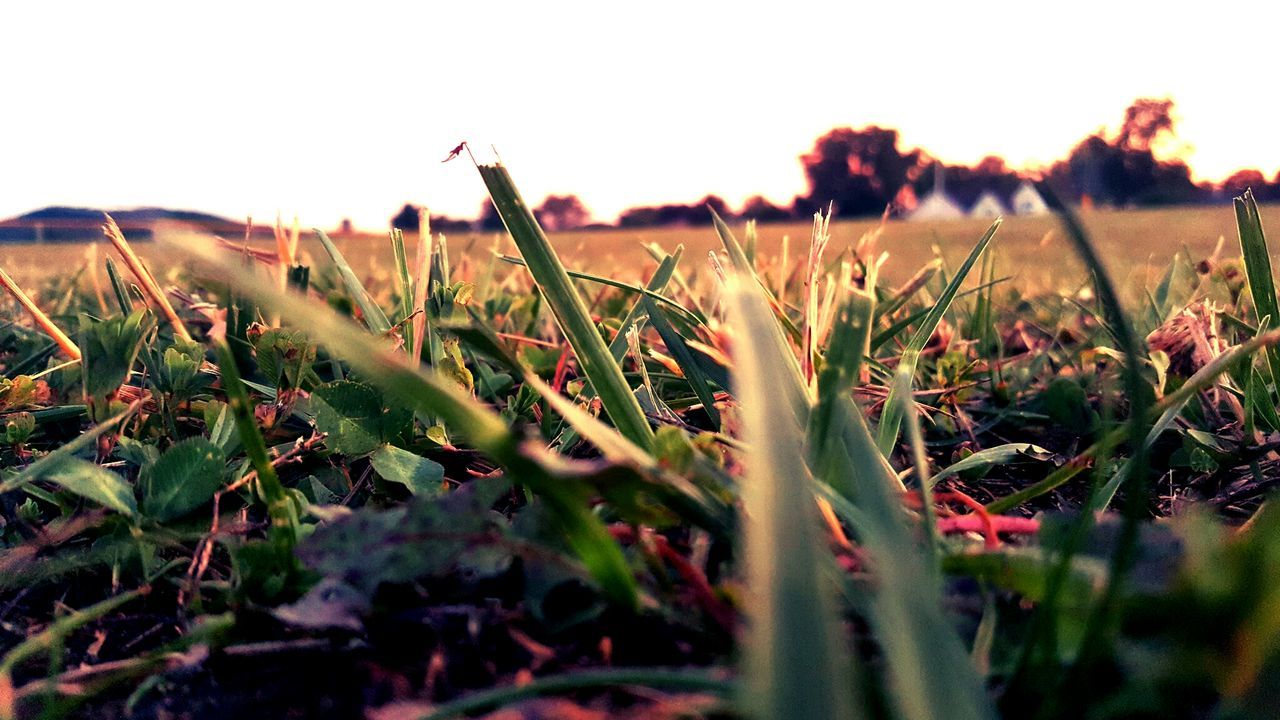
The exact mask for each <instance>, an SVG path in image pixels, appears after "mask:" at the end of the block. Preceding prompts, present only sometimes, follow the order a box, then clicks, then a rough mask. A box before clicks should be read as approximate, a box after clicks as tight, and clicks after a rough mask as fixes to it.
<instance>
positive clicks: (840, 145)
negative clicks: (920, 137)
mask: <svg viewBox="0 0 1280 720" xmlns="http://www.w3.org/2000/svg"><path fill="white" fill-rule="evenodd" d="M800 162H801V163H802V164H803V165H804V173H805V176H806V177H807V178H808V181H809V194H808V196H806V197H805V201H806V202H805V205H806V207H801V206H800V204H799V203H797V207H796V210H797V211H798V212H803V211H805V210H808V209H810V208H813V207H826V206H827V203H829V202H834V203H835V206H836V211H837V212H838V213H840V214H841V215H843V216H845V217H853V216H859V215H876V214H879V213H881V212H883V211H884V208H885V206H886V205H888V204H889V203H890V202H891V201H892V200H893V198H894V196H895V195H897V194H898V190H900V189H901V188H902V186H903V185H905V184H907V183H909V182H912V181H914V180H916V178H918V177H919V176H920V174H921V172H922V170H923V168H924V154H923V153H922V152H921V151H920V150H911V151H910V152H903V151H902V150H900V149H899V148H898V131H897V130H891V129H887V128H881V127H876V126H874V125H873V126H871V127H867V128H863V129H861V130H854V129H853V128H847V127H845V128H837V129H835V130H832V131H831V132H829V133H827V134H826V135H823V136H822V137H820V138H818V141H817V142H816V143H815V144H814V147H813V150H812V151H810V152H808V153H806V154H805V155H803V156H802V157H801V158H800Z"/></svg>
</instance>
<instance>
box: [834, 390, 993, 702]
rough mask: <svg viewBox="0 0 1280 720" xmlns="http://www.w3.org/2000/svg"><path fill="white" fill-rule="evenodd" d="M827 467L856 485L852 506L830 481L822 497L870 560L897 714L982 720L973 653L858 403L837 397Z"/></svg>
mask: <svg viewBox="0 0 1280 720" xmlns="http://www.w3.org/2000/svg"><path fill="white" fill-rule="evenodd" d="M829 428H830V429H829V432H830V433H831V434H832V435H833V437H832V438H831V439H830V440H828V442H827V443H826V447H827V450H826V453H825V454H824V458H823V459H822V462H824V463H825V464H826V465H827V466H828V467H830V470H829V472H828V473H827V474H826V477H831V476H833V475H844V476H846V477H848V478H851V480H852V483H853V487H854V490H853V496H854V499H853V501H850V500H849V499H847V498H846V497H844V495H843V493H840V492H838V491H836V490H835V489H834V488H832V487H831V486H830V485H829V484H827V483H817V484H816V489H817V491H818V493H819V495H820V496H821V497H823V498H824V499H826V500H827V501H828V502H830V503H831V505H832V507H833V508H834V509H835V510H836V512H837V513H839V514H841V515H842V516H843V517H845V518H846V519H847V520H848V521H849V523H850V525H851V526H852V528H853V531H854V533H855V534H856V535H857V537H858V539H859V541H860V547H861V548H862V549H863V550H864V551H865V552H866V553H867V555H868V556H869V558H870V560H871V565H872V567H873V568H874V574H875V590H874V594H873V595H872V597H871V601H870V621H871V625H872V629H873V632H874V637H875V640H876V643H877V645H878V646H879V647H880V648H882V650H883V652H884V656H885V662H886V663H887V665H888V674H889V681H890V682H889V685H890V691H891V695H892V699H893V702H894V705H895V706H896V707H897V709H898V716H899V717H902V718H907V719H908V720H933V719H935V718H948V720H979V719H982V718H991V717H993V715H994V712H993V710H992V708H991V701H990V699H989V698H988V696H987V693H986V690H985V689H984V687H983V685H982V681H981V679H980V678H979V677H978V674H977V672H976V670H975V669H974V667H973V664H972V662H971V661H970V659H969V653H968V650H966V648H965V647H964V645H963V644H962V643H961V642H960V638H959V637H958V636H957V634H956V632H955V630H954V628H953V627H952V624H951V622H950V621H949V620H948V619H947V618H946V616H945V615H944V614H943V612H942V597H941V580H940V578H939V576H938V573H937V567H936V566H935V565H932V564H930V563H928V562H926V561H925V557H924V555H923V554H922V553H921V552H920V549H919V546H918V543H917V540H916V538H915V537H914V534H913V532H912V530H911V528H910V527H909V526H908V524H907V522H906V518H905V516H906V513H905V511H904V510H903V505H902V484H901V482H900V481H899V480H898V478H897V476H896V475H895V474H894V473H893V471H892V469H891V468H889V467H888V465H887V464H885V459H884V455H883V454H881V453H880V451H879V449H878V448H876V446H875V443H874V441H873V440H872V438H871V433H870V431H869V430H868V429H867V427H866V423H865V421H864V420H863V418H862V414H861V411H860V410H859V409H858V407H857V405H856V404H855V403H854V402H853V399H852V398H850V397H846V396H840V397H837V398H835V399H834V401H833V407H832V417H831V422H830V426H829Z"/></svg>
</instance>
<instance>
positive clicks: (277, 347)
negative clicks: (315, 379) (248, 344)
mask: <svg viewBox="0 0 1280 720" xmlns="http://www.w3.org/2000/svg"><path fill="white" fill-rule="evenodd" d="M253 350H254V357H255V358H256V359H257V361H258V371H259V372H261V373H262V376H263V377H265V378H266V379H267V381H268V382H270V383H271V384H272V385H275V386H283V387H290V388H298V387H301V386H302V382H303V381H304V380H306V379H308V378H310V377H312V371H311V366H312V364H313V363H314V362H315V360H316V346H315V345H314V344H312V343H311V341H310V339H309V338H308V337H307V333H306V332H305V331H302V330H286V329H283V328H271V329H270V330H267V331H266V332H264V333H262V335H261V336H259V337H258V339H257V340H255V341H254V343H253Z"/></svg>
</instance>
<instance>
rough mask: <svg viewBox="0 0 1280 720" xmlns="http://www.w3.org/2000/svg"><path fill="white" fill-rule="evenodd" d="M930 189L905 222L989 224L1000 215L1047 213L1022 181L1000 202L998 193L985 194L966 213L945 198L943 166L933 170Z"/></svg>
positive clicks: (1040, 199)
mask: <svg viewBox="0 0 1280 720" xmlns="http://www.w3.org/2000/svg"><path fill="white" fill-rule="evenodd" d="M933 177H934V181H933V189H932V190H930V191H929V194H928V195H925V196H924V197H923V198H921V200H920V204H919V205H917V206H916V209H915V210H913V211H912V212H911V214H910V215H907V219H908V220H950V219H953V218H962V217H971V218H982V219H986V220H992V219H995V218H997V217H1000V216H1001V215H1044V214H1047V213H1048V212H1049V206H1048V204H1046V203H1045V201H1044V198H1043V197H1041V196H1040V192H1039V191H1037V190H1036V188H1035V185H1033V184H1032V183H1031V181H1029V180H1023V181H1022V184H1020V185H1018V189H1017V190H1015V191H1014V192H1013V194H1012V195H1010V196H1008V197H1007V198H1004V199H1002V198H1001V197H1000V196H999V195H998V194H997V193H995V192H994V191H991V190H987V191H985V192H983V193H982V194H981V195H979V196H978V200H977V201H976V202H975V203H974V204H973V207H971V208H969V211H968V212H965V210H964V208H962V207H961V206H960V205H959V204H958V203H956V201H955V200H952V199H951V196H950V195H948V194H947V184H946V177H945V176H944V175H943V172H942V165H941V164H937V165H934V166H933Z"/></svg>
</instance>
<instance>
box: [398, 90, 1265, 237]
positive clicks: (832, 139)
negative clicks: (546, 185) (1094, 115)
mask: <svg viewBox="0 0 1280 720" xmlns="http://www.w3.org/2000/svg"><path fill="white" fill-rule="evenodd" d="M1174 125H1175V122H1174V117H1173V101H1172V100H1170V99H1167V98H1165V99H1153V98H1141V99H1138V100H1136V101H1134V103H1133V104H1132V105H1130V106H1129V107H1128V108H1127V109H1126V110H1125V113H1124V119H1123V121H1122V122H1121V124H1120V128H1119V130H1118V131H1116V132H1114V133H1109V132H1107V131H1105V130H1098V131H1097V132H1094V133H1092V134H1090V135H1089V136H1087V137H1085V138H1084V139H1082V140H1080V142H1078V143H1077V144H1076V145H1075V146H1074V147H1073V148H1072V149H1071V151H1070V152H1069V153H1068V155H1067V157H1065V158H1063V159H1061V160H1058V161H1056V162H1054V163H1053V164H1051V165H1050V166H1048V167H1047V168H1039V169H1036V170H1033V171H1019V170H1016V169H1014V168H1010V167H1009V166H1008V165H1007V164H1006V162H1005V161H1004V159H1003V158H1000V157H998V156H995V155H991V156H988V157H985V158H983V159H982V160H980V161H979V162H977V163H976V164H974V165H972V166H968V165H947V164H944V163H941V162H940V161H939V160H937V159H936V158H934V157H933V156H931V155H930V154H929V153H928V152H927V151H926V150H924V149H921V148H905V147H903V145H902V142H901V139H900V138H899V136H898V131H897V130H895V129H892V128H884V127H879V126H876V125H871V126H867V127H863V128H859V129H855V128H851V127H842V128H836V129H833V130H831V131H830V132H828V133H826V134H825V135H823V136H822V137H820V138H818V139H817V140H816V141H815V142H814V145H813V148H812V149H811V150H810V151H809V152H807V153H805V154H804V155H802V156H800V163H801V165H802V166H803V167H804V173H805V179H806V183H807V185H808V192H806V193H805V194H803V195H797V196H795V197H794V198H793V199H792V200H791V202H790V204H788V205H777V204H775V203H772V202H770V201H769V200H767V199H766V198H764V197H763V196H760V195H757V196H754V197H752V198H750V199H748V200H747V201H746V202H745V203H744V204H743V206H742V208H740V209H738V210H737V211H735V210H733V209H732V208H731V207H730V206H729V204H728V203H726V202H725V201H724V199H722V198H720V197H718V196H716V195H707V196H705V197H703V198H701V199H700V200H697V201H696V202H693V203H690V204H687V205H684V204H666V205H653V206H643V207H633V208H630V209H628V210H626V211H624V212H623V213H622V214H621V215H620V216H619V217H618V221H617V223H616V227H624V228H626V227H655V226H698V225H709V224H710V222H711V219H710V214H709V213H708V212H707V208H708V207H710V208H712V209H714V210H715V211H716V212H717V213H719V214H720V215H721V216H723V217H725V218H732V219H752V220H757V221H760V222H778V221H786V220H795V219H807V218H809V217H810V216H812V214H813V212H814V211H815V210H817V209H818V208H826V207H827V206H828V205H832V206H834V207H835V210H836V213H837V214H838V215H839V216H840V217H845V218H850V217H865V216H875V215H880V214H882V213H884V212H885V211H886V209H888V210H889V212H890V213H905V212H909V211H910V209H911V208H912V207H913V206H914V204H915V202H916V201H917V199H918V198H920V197H923V196H924V195H925V194H927V193H928V192H930V191H931V190H932V189H933V185H934V182H935V178H936V177H937V175H938V173H936V172H935V169H941V171H942V173H941V174H942V175H943V176H944V177H945V182H946V193H947V194H948V195H949V196H951V197H952V198H953V199H954V200H955V201H956V202H958V203H960V204H961V205H963V206H965V207H968V206H970V205H972V204H973V203H974V202H975V201H976V200H977V199H978V197H979V196H981V195H982V194H983V193H985V192H994V193H996V194H997V195H999V196H1001V197H1008V196H1009V195H1010V194H1012V192H1013V191H1014V190H1015V189H1016V188H1017V187H1018V186H1019V185H1020V184H1021V183H1022V182H1024V181H1025V180H1028V179H1030V180H1036V181H1040V182H1042V183H1043V185H1044V186H1046V187H1048V188H1049V189H1050V190H1051V191H1052V192H1053V193H1054V194H1056V195H1057V196H1058V197H1059V198H1060V199H1062V200H1064V201H1066V202H1075V203H1080V204H1084V205H1089V206H1104V207H1152V206H1161V205H1188V204H1207V203H1213V202H1219V201H1222V200H1223V199H1225V198H1230V197H1232V196H1233V195H1238V194H1239V193H1241V192H1243V191H1244V189H1245V188H1246V187H1251V188H1253V192H1254V194H1255V195H1256V196H1257V197H1258V198H1259V199H1260V200H1264V201H1266V200H1280V173H1278V174H1277V175H1276V176H1275V177H1273V178H1270V179H1268V178H1267V177H1266V176H1264V175H1263V174H1262V173H1261V172H1260V171H1258V170H1240V171H1238V172H1236V173H1234V174H1233V175H1231V176H1230V177H1228V178H1227V179H1226V180H1224V181H1223V182H1221V183H1216V184H1215V183H1196V182H1194V181H1193V180H1192V177H1191V169H1190V168H1189V167H1188V166H1187V164H1186V163H1185V162H1183V161H1182V160H1179V159H1176V158H1161V157H1159V154H1158V153H1157V151H1156V150H1157V148H1159V147H1161V146H1162V145H1167V144H1170V143H1172V142H1173V141H1174V139H1175V137H1176V135H1175V128H1174ZM534 214H535V215H536V216H537V217H538V219H539V221H540V222H541V223H542V224H543V227H545V228H546V229H547V230H549V231H563V230H574V229H580V228H589V227H609V226H606V225H603V224H601V223H596V222H594V221H593V219H592V217H591V213H590V211H589V210H588V209H587V207H586V205H585V204H583V202H582V201H581V200H580V199H579V198H578V197H577V196H575V195H551V196H548V197H547V198H546V199H545V200H543V202H542V203H541V204H540V205H538V206H537V207H536V208H535V209H534ZM391 223H392V225H393V226H394V227H398V228H400V229H402V230H415V231H416V230H417V226H418V210H417V208H416V207H414V206H412V205H406V206H405V207H404V208H402V209H401V211H400V212H399V213H398V214H397V215H396V216H395V217H393V218H392V219H391ZM431 223H432V226H433V227H435V228H438V229H440V230H442V231H446V232H447V231H455V232H457V231H465V230H485V231H488V230H495V231H496V230H501V229H502V221H501V219H499V218H498V215H497V212H496V211H495V210H494V209H493V207H492V205H490V203H488V202H487V201H486V202H485V203H484V204H483V206H482V208H481V210H480V215H479V217H478V219H476V220H466V219H459V218H450V217H445V216H438V217H437V216H432V218H431Z"/></svg>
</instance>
